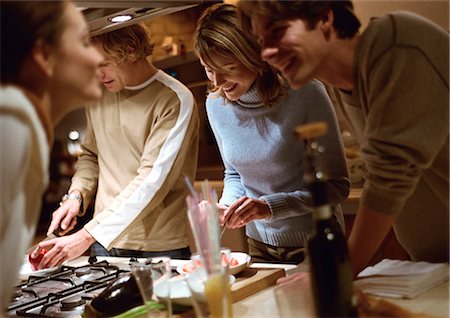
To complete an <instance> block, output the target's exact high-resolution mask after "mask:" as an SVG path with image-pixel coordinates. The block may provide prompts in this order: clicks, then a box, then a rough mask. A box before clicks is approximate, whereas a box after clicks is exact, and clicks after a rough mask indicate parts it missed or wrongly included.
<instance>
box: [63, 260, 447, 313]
mask: <svg viewBox="0 0 450 318" xmlns="http://www.w3.org/2000/svg"><path fill="white" fill-rule="evenodd" d="M98 260H99V261H102V260H107V261H108V262H110V263H112V264H127V262H128V260H129V258H111V257H98ZM86 262H87V257H80V258H78V259H76V260H74V261H71V262H69V263H68V264H67V265H71V266H79V265H83V264H86ZM184 263H186V261H183V260H173V264H172V265H173V266H178V265H180V264H184ZM251 267H253V268H283V269H284V270H285V272H286V274H287V275H290V274H293V273H295V272H298V271H305V270H306V266H305V265H300V266H294V265H286V264H264V263H254V264H252V265H251ZM274 290H275V287H273V286H272V287H268V288H266V289H264V290H262V291H260V292H257V293H255V294H253V295H251V296H249V297H247V298H245V299H242V300H240V301H238V302H236V303H235V304H233V313H234V317H255V318H256V317H281V315H280V312H279V311H278V307H277V304H276V298H275V294H274ZM307 290H308V289H307V288H305V289H302V290H301V291H299V292H298V293H296V296H295V297H298V301H299V302H302V304H304V306H303V307H302V309H301V310H300V312H296V313H295V316H296V317H308V318H309V317H311V316H312V304H311V302H310V301H309V298H308V297H310V295H308V293H307ZM384 299H385V300H387V301H389V302H392V303H394V304H397V305H399V306H401V307H403V308H404V309H406V310H408V311H410V312H414V313H421V314H426V315H430V316H435V317H449V283H448V281H447V282H445V283H443V284H441V285H439V286H436V287H435V288H433V289H431V290H429V291H428V292H426V293H424V294H422V295H420V296H418V297H416V298H414V299H393V298H384Z"/></svg>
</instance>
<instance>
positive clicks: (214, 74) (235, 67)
mask: <svg viewBox="0 0 450 318" xmlns="http://www.w3.org/2000/svg"><path fill="white" fill-rule="evenodd" d="M214 61H215V62H216V64H217V65H219V66H220V70H214V69H212V68H211V67H209V66H208V65H206V63H205V62H204V61H203V60H202V59H200V62H201V64H202V66H203V67H204V69H205V72H206V76H207V77H208V79H209V80H210V81H211V82H213V83H214V86H216V87H217V88H218V89H219V90H220V91H222V92H223V94H224V95H225V97H226V98H227V99H229V100H231V101H236V100H238V99H239V98H240V97H241V96H242V95H243V94H245V93H246V92H247V91H248V90H249V89H250V87H251V86H252V85H253V83H254V82H255V80H256V77H257V74H256V73H254V72H253V71H252V70H250V69H248V68H247V67H246V66H245V65H244V64H242V63H241V62H239V61H238V60H237V59H231V58H230V59H224V58H220V57H217V58H215V59H214Z"/></svg>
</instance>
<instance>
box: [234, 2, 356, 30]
mask: <svg viewBox="0 0 450 318" xmlns="http://www.w3.org/2000/svg"><path fill="white" fill-rule="evenodd" d="M238 8H239V19H240V21H241V24H242V26H243V29H244V30H246V31H247V32H248V31H250V32H251V24H250V21H251V19H252V17H256V16H260V17H264V18H269V19H271V20H290V19H296V18H297V19H301V20H304V21H305V22H306V24H307V26H308V27H309V28H310V29H312V28H314V27H315V26H316V25H317V23H318V22H319V21H320V20H321V19H323V17H324V16H325V15H326V14H327V12H328V11H330V10H331V11H332V12H333V14H334V21H333V27H334V29H335V30H336V32H337V34H338V36H339V37H340V38H352V37H353V36H354V35H355V34H356V33H357V32H358V30H359V27H360V26H361V23H360V21H359V20H358V18H357V17H356V15H355V14H354V12H353V3H352V1H350V0H331V1H325V0H316V1H301V0H297V1H277V0H247V1H239V2H238Z"/></svg>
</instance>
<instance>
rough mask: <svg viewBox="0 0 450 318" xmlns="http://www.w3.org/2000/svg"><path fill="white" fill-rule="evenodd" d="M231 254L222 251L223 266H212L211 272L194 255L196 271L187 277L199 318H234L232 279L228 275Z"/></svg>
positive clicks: (193, 260) (192, 258) (224, 250)
mask: <svg viewBox="0 0 450 318" xmlns="http://www.w3.org/2000/svg"><path fill="white" fill-rule="evenodd" d="M230 258H231V252H230V250H229V249H223V248H222V249H221V259H222V263H221V264H216V265H217V266H212V268H210V271H209V273H208V271H207V270H206V268H205V267H204V266H203V265H202V264H201V262H199V261H198V260H199V256H198V255H195V254H194V255H193V256H192V257H191V261H192V263H193V264H194V271H193V272H191V273H190V274H189V275H188V276H187V277H186V283H187V285H188V288H189V290H190V291H191V295H192V297H191V299H192V305H193V307H194V310H195V313H196V315H197V317H201V318H203V317H212V318H216V317H233V312H232V298H231V285H230V277H229V274H228V267H229V260H230Z"/></svg>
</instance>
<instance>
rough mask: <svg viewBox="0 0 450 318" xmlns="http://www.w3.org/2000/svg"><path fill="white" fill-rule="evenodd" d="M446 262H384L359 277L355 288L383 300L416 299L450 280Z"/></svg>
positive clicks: (369, 268) (364, 271) (386, 260)
mask: <svg viewBox="0 0 450 318" xmlns="http://www.w3.org/2000/svg"><path fill="white" fill-rule="evenodd" d="M448 271H449V267H448V264H447V263H427V262H411V261H399V260H390V259H384V260H382V261H381V262H379V263H378V264H376V265H375V266H369V267H367V268H366V269H365V270H363V271H362V272H361V273H359V275H358V280H357V281H356V282H355V286H357V287H359V288H361V289H362V290H363V291H364V292H366V293H369V294H374V295H378V296H384V297H394V298H414V297H417V296H418V295H420V294H422V293H424V292H425V291H427V290H429V289H431V288H433V287H435V286H437V285H439V284H440V283H443V282H445V281H447V280H448Z"/></svg>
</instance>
